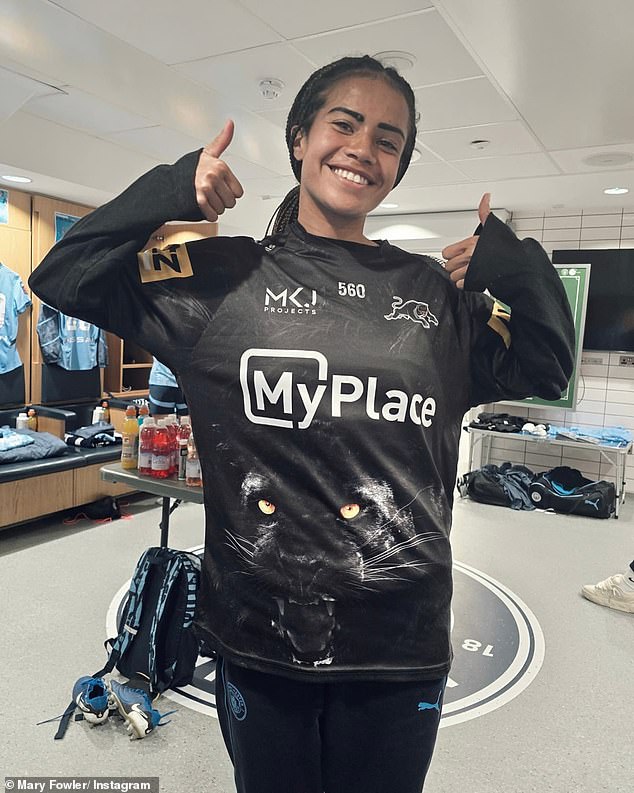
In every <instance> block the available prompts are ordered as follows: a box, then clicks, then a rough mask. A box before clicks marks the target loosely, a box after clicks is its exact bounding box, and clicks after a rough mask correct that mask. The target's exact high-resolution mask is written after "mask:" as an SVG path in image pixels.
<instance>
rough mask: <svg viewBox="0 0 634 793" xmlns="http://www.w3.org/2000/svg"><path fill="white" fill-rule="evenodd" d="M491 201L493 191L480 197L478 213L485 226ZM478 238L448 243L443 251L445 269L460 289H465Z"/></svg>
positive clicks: (489, 212)
mask: <svg viewBox="0 0 634 793" xmlns="http://www.w3.org/2000/svg"><path fill="white" fill-rule="evenodd" d="M490 202H491V193H485V194H484V195H483V196H482V198H481V199H480V205H479V206H478V215H479V217H480V223H482V225H483V226H484V224H485V223H486V219H487V218H488V217H489V215H490V214H491V206H490ZM478 239H479V237H467V239H466V240H461V241H460V242H454V244H453V245H448V246H447V247H446V248H444V249H443V251H442V256H443V259H445V260H446V261H445V270H447V272H448V273H449V277H450V278H451V280H452V281H453V282H454V284H455V285H456V286H457V287H458V289H464V279H465V276H466V274H467V270H468V269H469V262H470V261H471V257H472V256H473V252H474V250H475V247H476V245H477V244H478Z"/></svg>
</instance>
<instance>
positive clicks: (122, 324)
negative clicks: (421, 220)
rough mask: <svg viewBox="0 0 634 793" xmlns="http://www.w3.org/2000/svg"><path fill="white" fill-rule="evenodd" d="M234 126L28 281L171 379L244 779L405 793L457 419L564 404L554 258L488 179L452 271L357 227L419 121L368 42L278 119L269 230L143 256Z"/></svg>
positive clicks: (404, 159) (230, 194)
mask: <svg viewBox="0 0 634 793" xmlns="http://www.w3.org/2000/svg"><path fill="white" fill-rule="evenodd" d="M232 135H233V125H232V123H231V122H228V123H227V124H226V125H225V127H224V129H223V130H222V132H221V133H220V134H219V136H218V137H217V138H216V139H215V140H214V141H213V142H212V143H211V144H210V145H209V146H207V147H206V148H205V149H204V150H203V151H202V152H194V153H192V154H189V155H186V156H185V157H183V158H182V159H181V160H179V161H178V162H177V163H176V164H175V165H174V166H160V167H158V168H155V169H153V170H152V171H150V172H149V173H148V174H146V175H145V176H143V177H141V179H139V180H138V181H137V182H136V183H135V184H133V185H132V186H131V187H130V188H128V190H126V191H125V192H124V193H123V194H122V195H121V196H119V197H118V198H116V199H115V200H114V201H112V202H111V203H110V204H107V205H106V206H104V207H101V208H100V209H97V210H96V211H95V212H93V213H92V214H91V215H89V216H88V217H87V218H84V219H83V220H81V221H79V222H78V223H77V224H76V225H75V226H74V227H73V229H71V230H70V231H69V232H68V233H67V235H66V236H65V237H64V238H63V240H62V241H61V242H60V243H59V244H58V245H57V246H56V247H55V248H54V249H53V250H52V251H51V253H50V254H49V255H48V256H47V257H46V259H45V260H44V261H43V262H42V264H41V265H40V266H39V268H38V269H37V270H36V271H35V273H34V274H33V276H32V277H31V281H30V283H31V286H32V288H33V290H34V291H35V292H36V293H37V294H38V295H40V296H41V297H42V298H43V299H44V300H46V301H47V302H48V303H50V304H51V305H54V306H57V307H58V308H60V309H61V310H63V311H65V312H66V313H72V314H73V315H74V316H78V317H83V318H85V319H88V320H90V321H91V322H94V323H96V324H98V325H100V326H102V327H104V328H108V329H109V330H111V331H114V332H115V333H118V334H119V335H121V336H125V337H128V338H133V339H134V340H135V341H137V342H138V343H139V344H140V345H142V346H143V347H144V348H146V349H148V350H150V351H151V352H152V353H153V354H155V355H157V356H158V357H159V358H160V360H162V361H164V362H165V363H166V364H167V365H168V366H169V367H170V368H171V369H172V370H173V371H174V372H175V373H176V374H177V375H178V378H179V382H180V383H181V384H182V387H183V390H184V393H185V397H186V399H187V404H188V405H189V409H190V415H191V419H192V424H193V428H194V432H195V435H196V439H197V444H198V449H199V454H200V458H201V463H202V469H203V481H204V488H205V491H204V492H205V502H206V503H205V509H206V521H207V523H206V549H205V555H204V560H203V577H202V583H201V596H200V599H201V606H200V609H199V613H198V615H197V625H198V629H199V631H200V635H201V638H203V639H204V640H205V641H206V642H207V644H208V645H210V646H211V647H212V648H214V649H215V650H216V651H217V653H218V665H217V677H216V679H217V684H216V685H217V691H216V702H217V705H218V711H219V717H220V723H221V727H222V731H223V735H224V738H225V742H226V744H227V748H228V750H229V753H230V754H231V758H232V760H233V762H234V766H235V778H236V785H237V789H238V791H240V793H254V792H255V791H257V793H268V791H271V792H272V791H275V793H281V792H282V791H288V793H300V792H301V793H322V791H326V793H341V791H346V793H357V791H358V792H359V793H361V791H363V793H370V791H377V793H378V792H379V791H380V792H381V793H386V792H387V791H389V793H414V791H416V792H417V791H420V790H422V786H423V782H424V778H425V774H426V772H427V768H428V766H429V762H430V759H431V754H432V750H433V746H434V742H435V737H436V732H437V728H438V723H439V720H440V712H441V706H442V696H443V690H444V681H445V680H446V675H447V672H448V670H449V666H450V662H451V648H450V637H449V616H450V600H451V592H452V581H451V551H450V545H449V530H450V524H451V507H452V501H453V488H454V483H455V475H456V464H457V456H458V441H459V435H460V426H461V419H462V416H463V414H464V413H465V411H466V410H467V409H468V408H469V407H470V406H472V405H477V404H480V403H482V402H487V401H493V400H497V399H501V398H520V397H524V396H527V395H529V394H537V395H539V396H542V397H546V398H555V397H557V396H558V395H559V394H560V391H561V389H562V388H564V387H565V385H566V382H567V380H568V377H569V376H570V373H571V370H572V348H573V326H572V320H571V316H570V311H569V308H568V304H567V301H566V298H565V295H564V292H563V289H562V287H561V283H560V281H559V279H558V277H557V275H556V274H555V271H554V269H553V268H552V266H551V264H550V262H549V261H548V258H547V257H546V255H545V253H544V252H543V250H542V249H541V248H540V247H539V245H538V244H537V243H535V242H534V241H532V240H525V241H523V242H520V241H519V240H517V239H516V237H515V236H514V235H513V233H512V232H511V231H510V230H509V229H508V228H507V227H506V226H505V225H504V224H503V223H501V222H500V221H499V220H498V219H497V218H495V216H493V215H491V214H489V205H488V196H485V197H484V198H483V200H482V202H481V204H480V210H479V211H480V220H481V223H482V229H481V231H480V236H479V239H478V237H471V238H469V239H467V240H464V241H462V242H460V243H457V244H456V245H453V246H450V247H449V248H448V249H446V250H445V251H444V255H445V256H446V257H447V262H446V265H445V269H443V268H442V267H441V266H440V265H439V264H438V263H437V262H435V261H433V260H431V259H429V258H427V257H424V256H415V255H412V254H409V253H406V252H405V251H402V250H399V249H398V248H395V247H393V246H391V245H390V244H389V243H387V242H379V243H377V242H373V241H371V240H369V239H367V238H366V237H365V235H364V233H363V226H364V222H365V219H366V216H367V214H368V212H370V211H371V210H372V209H374V208H375V207H376V206H377V205H378V204H379V203H380V202H381V201H382V200H383V199H384V198H385V196H386V195H387V194H388V193H389V191H390V190H391V189H392V187H393V186H394V185H395V184H397V183H398V182H399V181H400V179H401V178H402V177H403V174H404V173H405V171H406V169H407V166H408V164H409V160H410V156H411V153H412V150H413V147H414V142H415V135H416V128H415V108H414V97H413V93H412V90H411V88H410V87H409V85H408V84H407V83H406V82H405V81H404V80H403V79H402V78H401V77H400V76H399V75H398V74H397V73H396V72H395V71H394V70H393V69H390V68H384V67H383V66H382V65H381V64H380V63H378V62H377V61H375V60H373V59H372V58H369V57H367V56H364V57H362V58H344V59H342V60H340V61H337V62H335V63H333V64H329V65H328V66H326V67H324V68H323V69H320V70H318V71H317V72H316V73H315V74H313V75H312V76H311V77H310V78H309V80H308V81H307V82H306V84H305V85H304V86H303V87H302V89H301V90H300V92H299V94H298V96H297V98H296V100H295V102H294V104H293V107H292V108H291V111H290V113H289V118H288V124H287V134H286V138H287V144H288V148H289V154H290V158H291V166H292V168H293V172H294V173H295V175H296V176H297V178H298V181H299V187H298V188H296V189H295V190H294V191H292V193H291V194H290V195H289V197H288V198H287V199H286V200H285V201H284V202H283V204H282V206H281V207H280V210H279V212H278V213H277V216H276V218H275V223H274V226H273V233H272V234H271V235H270V236H268V237H267V238H266V239H264V240H263V241H261V242H257V241H254V240H252V239H250V238H246V237H238V238H223V237H216V238H213V239H208V240H201V241H197V242H193V243H188V244H186V245H182V246H180V247H179V248H177V249H173V248H172V249H170V250H168V251H165V252H162V253H161V252H156V251H155V252H146V253H143V254H141V255H139V256H138V257H137V251H138V250H139V249H140V248H141V246H142V245H143V243H144V241H145V240H146V239H147V238H148V237H149V235H150V233H151V232H152V231H153V230H154V229H155V228H157V227H158V226H160V225H161V224H162V223H163V222H165V221H167V220H200V219H202V218H203V217H204V218H206V219H207V220H211V221H213V220H216V219H217V217H218V216H219V215H221V214H222V213H223V212H224V211H225V209H228V208H231V207H232V206H234V205H235V203H236V200H237V199H238V198H239V197H240V196H241V195H242V187H241V185H240V183H239V182H238V180H237V179H236V177H235V175H234V174H233V173H232V172H231V171H230V169H229V168H228V167H227V165H226V163H224V162H223V161H222V154H223V152H224V151H225V150H226V149H227V147H228V146H229V144H230V142H231V138H232ZM487 287H488V288H490V290H491V291H492V292H493V293H494V294H495V296H496V297H497V298H499V299H500V300H504V301H505V303H506V304H507V305H510V306H511V307H512V310H513V317H512V319H510V320H509V317H508V314H507V313H506V312H505V311H502V310H500V309H499V308H498V307H497V306H495V305H494V303H493V301H492V300H491V299H490V298H489V297H487V296H485V295H483V294H482V290H484V289H485V288H487Z"/></svg>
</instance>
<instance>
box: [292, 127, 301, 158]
mask: <svg viewBox="0 0 634 793" xmlns="http://www.w3.org/2000/svg"><path fill="white" fill-rule="evenodd" d="M291 134H292V136H293V157H295V159H296V160H297V161H298V162H301V161H302V160H303V159H304V131H303V130H302V128H301V127H293V128H292V129H291Z"/></svg>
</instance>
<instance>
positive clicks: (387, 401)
mask: <svg viewBox="0 0 634 793" xmlns="http://www.w3.org/2000/svg"><path fill="white" fill-rule="evenodd" d="M240 385H241V387H242V396H243V400H244V414H245V416H246V417H247V419H248V420H249V421H250V422H252V423H253V424H266V425H268V426H270V427H287V428H289V429H294V428H296V429H300V430H304V429H307V428H308V427H310V425H311V424H312V421H313V419H314V418H315V415H316V414H317V410H318V408H319V407H320V405H322V406H323V408H322V409H323V411H325V413H326V415H328V416H329V417H331V418H342V417H345V416H346V414H348V415H350V413H349V411H355V413H356V415H358V411H359V408H361V409H362V410H365V414H366V416H367V417H368V418H370V419H372V420H374V421H381V420H383V421H396V422H401V423H404V422H411V423H413V424H416V425H418V426H423V427H430V426H431V424H432V421H433V418H434V416H435V415H436V401H435V399H433V397H430V396H423V395H422V394H407V393H406V392H405V391H403V390H401V389H398V388H388V389H387V390H384V387H383V384H382V383H380V382H379V378H378V377H372V376H370V377H366V378H365V379H361V378H360V377H357V376H356V375H352V374H332V375H331V374H329V367H328V359H327V358H326V356H325V355H324V354H323V353H321V352H318V351H317V350H275V349H271V350H267V349H249V350H245V352H244V353H243V354H242V357H241V359H240Z"/></svg>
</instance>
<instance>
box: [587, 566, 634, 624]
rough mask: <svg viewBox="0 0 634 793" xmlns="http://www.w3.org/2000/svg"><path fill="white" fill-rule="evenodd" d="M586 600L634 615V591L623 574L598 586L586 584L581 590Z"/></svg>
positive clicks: (614, 576) (610, 578)
mask: <svg viewBox="0 0 634 793" xmlns="http://www.w3.org/2000/svg"><path fill="white" fill-rule="evenodd" d="M581 594H582V595H583V596H584V598H587V599H588V600H591V601H592V602H593V603H598V604H599V605H600V606H607V607H608V608H610V609H616V610H617V611H627V612H628V613H629V614H634V589H633V588H632V587H631V586H629V585H628V583H627V582H626V581H625V576H624V575H623V573H617V574H616V575H612V576H610V577H609V578H606V579H605V581H599V583H598V584H586V585H585V586H583V587H582V588H581Z"/></svg>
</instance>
